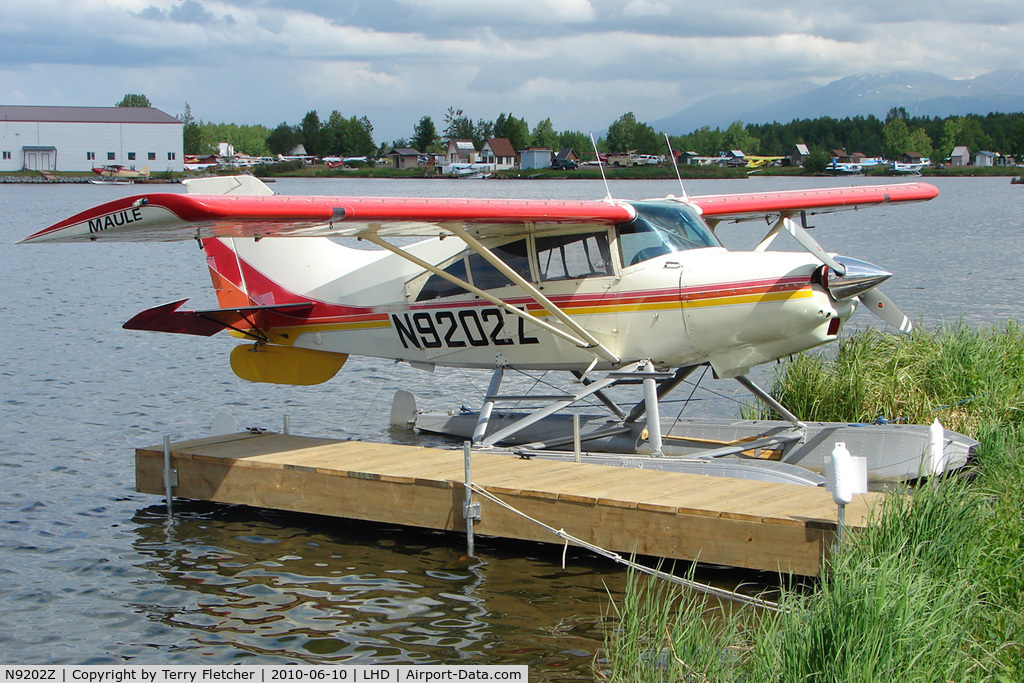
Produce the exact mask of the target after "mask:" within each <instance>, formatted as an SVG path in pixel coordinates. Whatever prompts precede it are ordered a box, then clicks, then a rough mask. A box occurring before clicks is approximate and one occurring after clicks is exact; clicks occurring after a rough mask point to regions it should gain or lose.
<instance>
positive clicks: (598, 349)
mask: <svg viewBox="0 0 1024 683" xmlns="http://www.w3.org/2000/svg"><path fill="white" fill-rule="evenodd" d="M445 227H447V228H449V229H451V226H445ZM453 232H454V233H455V235H457V236H458V237H460V238H462V239H463V240H464V241H465V242H466V243H467V244H468V245H469V246H470V247H471V248H473V249H475V250H477V251H478V252H479V253H480V255H481V256H483V257H484V258H485V259H487V260H488V261H489V262H490V263H491V264H492V265H494V266H495V267H496V268H498V270H500V271H501V272H502V273H504V274H505V275H506V276H508V277H509V279H511V280H512V281H513V282H515V283H516V284H517V285H519V286H520V287H522V288H523V290H524V291H526V292H527V293H528V294H529V295H530V296H532V297H533V298H534V300H536V301H537V303H539V304H540V305H541V306H543V307H544V309H545V310H547V311H548V312H549V313H551V314H552V315H553V316H555V317H556V318H557V319H558V320H559V321H561V322H563V323H566V325H567V326H568V327H570V328H571V329H572V330H573V331H574V332H576V331H579V332H581V334H580V335H579V336H575V335H572V334H570V333H568V332H566V331H565V330H563V329H561V328H559V327H556V326H554V325H552V324H551V323H549V322H547V321H545V320H541V319H540V318H536V317H534V316H532V315H530V313H528V312H527V311H524V310H522V309H521V308H517V307H516V306H513V305H511V304H509V303H508V302H506V301H502V300H501V299H499V298H498V297H496V296H494V295H493V294H489V293H487V292H485V291H484V290H482V289H480V288H479V287H475V286H473V285H471V284H469V283H468V282H466V281H465V280H462V279H460V278H458V277H456V276H454V275H452V274H451V273H448V272H446V271H444V270H442V269H441V268H438V267H437V266H435V265H433V264H430V263H427V262H426V261H424V260H423V259H421V258H418V257H416V256H414V255H412V254H410V253H409V252H407V251H405V250H403V249H402V248H401V247H397V246H395V245H394V244H391V243H390V242H387V241H385V240H384V239H383V238H382V237H381V236H380V235H378V234H377V233H375V232H371V231H364V232H361V233H359V237H361V238H363V239H365V240H366V241H367V242H370V243H372V244H376V245H377V246H379V247H382V248H384V249H387V250H388V251H390V252H391V253H393V254H397V255H398V256H401V257H402V258H404V259H405V260H407V261H409V262H410V263H413V264H415V265H417V266H419V267H420V268H423V269H425V270H428V271H430V272H431V273H433V274H434V275H438V276H440V277H443V278H444V279H445V280H448V281H449V282H451V283H453V284H455V285H458V286H459V287H462V288H463V289H465V290H466V291H467V292H470V293H472V294H476V295H477V296H479V297H480V298H482V299H486V300H487V301H489V302H491V303H492V304H494V305H495V306H498V307H499V308H501V309H502V310H504V311H507V312H509V313H511V314H513V315H517V316H519V317H520V318H523V319H525V320H527V321H528V322H530V323H532V324H534V325H537V326H538V327H540V328H542V329H544V330H547V331H548V332H550V333H551V334H554V335H556V336H558V337H561V338H562V339H565V340H566V341H568V342H570V343H571V344H573V345H574V346H578V347H580V348H581V349H591V350H593V352H594V353H595V354H596V355H598V356H600V357H601V358H604V359H605V360H608V361H610V362H612V363H618V362H619V358H618V356H616V355H615V354H613V353H612V352H611V351H609V350H608V349H607V348H606V347H605V346H604V345H603V344H601V342H599V341H598V340H597V339H595V338H594V337H593V335H591V334H590V333H589V332H587V331H586V330H585V329H584V328H582V327H580V325H579V324H578V323H577V322H576V321H574V320H572V318H570V317H569V316H568V315H566V313H565V312H564V311H563V310H562V309H560V308H558V306H556V305H555V304H554V303H552V302H551V301H550V300H549V299H548V298H547V297H545V296H544V295H543V294H541V293H540V291H539V290H538V289H537V288H536V287H534V286H533V285H532V284H530V283H529V282H527V281H526V280H524V279H523V278H522V276H521V275H519V273H516V272H515V271H514V270H512V269H511V268H509V267H508V266H507V265H506V264H505V263H504V262H503V261H502V260H501V259H499V258H498V257H497V256H495V255H494V254H493V253H492V252H491V251H490V250H489V249H487V248H486V247H484V246H483V245H481V244H480V243H479V242H477V241H476V240H475V239H473V238H472V237H469V235H467V234H466V233H465V231H464V230H462V229H461V228H460V229H458V230H453ZM491 259H494V260H493V261H492V260H491Z"/></svg>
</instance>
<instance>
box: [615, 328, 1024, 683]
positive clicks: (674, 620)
mask: <svg viewBox="0 0 1024 683" xmlns="http://www.w3.org/2000/svg"><path fill="white" fill-rule="evenodd" d="M827 353H828V352H824V353H808V354H803V355H801V356H798V357H797V358H796V359H795V360H794V361H793V362H792V363H791V364H788V365H787V366H785V367H784V368H783V369H781V370H780V371H779V372H778V374H777V375H776V378H775V382H774V385H773V390H772V393H773V395H775V396H776V397H777V398H780V400H782V401H783V402H784V403H785V404H786V405H787V406H790V407H791V408H794V409H796V412H797V413H798V414H801V415H805V416H806V419H808V420H838V421H871V420H873V419H875V418H876V417H878V416H879V415H885V416H898V417H901V418H905V419H906V420H907V421H908V422H918V423H921V422H923V423H929V422H931V421H932V420H933V419H935V418H936V417H938V418H939V419H940V421H941V422H942V423H943V424H944V425H946V426H947V427H949V428H951V429H954V430H957V431H960V432H962V433H965V434H969V435H971V436H973V437H974V438H976V439H978V440H979V442H980V449H979V452H978V456H977V461H976V463H975V466H974V467H973V468H972V469H971V470H970V472H969V475H970V476H966V475H964V476H954V477H947V478H942V479H933V480H930V481H926V482H923V483H922V484H921V485H919V486H918V487H917V488H915V489H914V491H913V493H912V495H910V496H891V497H889V498H886V499H885V502H884V504H883V509H881V510H879V511H878V513H877V515H876V518H875V520H874V522H873V523H872V524H871V525H870V526H869V527H868V528H867V529H866V530H865V531H863V532H862V533H860V534H859V535H857V536H855V537H852V538H851V537H849V536H847V537H846V538H847V540H846V541H845V542H844V546H843V548H842V550H841V552H839V553H838V554H836V555H834V556H833V557H832V558H831V559H830V562H829V564H828V565H827V569H826V570H824V571H823V577H822V578H820V579H819V580H817V581H815V582H812V583H811V584H795V585H788V584H787V582H786V577H780V583H781V584H782V586H781V587H780V588H779V589H778V590H779V596H778V599H777V601H778V602H779V603H780V604H781V605H782V606H783V607H784V608H785V609H786V610H787V612H785V613H780V614H772V613H767V612H765V613H756V612H754V611H752V610H748V609H737V608H735V607H734V606H732V605H728V604H717V603H712V602H710V601H708V600H706V599H705V598H704V597H703V596H699V595H697V594H696V593H693V592H687V591H685V590H681V589H679V588H678V587H676V586H674V585H669V584H664V583H661V584H659V583H657V582H655V581H654V580H649V579H644V578H638V577H637V576H631V577H630V582H629V586H628V588H627V591H626V593H625V595H624V597H622V598H621V600H620V601H619V602H618V603H615V602H614V600H613V605H612V614H610V617H611V621H612V622H613V623H614V624H615V628H614V630H611V631H610V632H609V634H608V636H607V640H606V651H605V656H606V660H604V661H602V662H600V663H599V665H598V667H599V668H601V669H603V670H602V671H599V673H598V678H599V680H609V681H623V682H625V681H640V680H643V681H649V680H657V681H665V682H668V681H744V682H746V683H755V682H760V681H780V682H781V681H836V682H845V681H897V680H898V681H998V682H1002V681H1007V682H1008V681H1021V680H1024V513H1022V510H1024V486H1022V483H1024V331H1022V329H1021V327H1020V326H1019V324H1018V323H1016V322H1013V321H1009V322H1007V323H1006V324H1005V325H1003V326H1001V327H998V326H997V327H983V328H979V329H971V328H969V327H967V326H966V325H964V324H963V323H958V324H953V325H946V326H943V327H941V328H938V329H935V330H931V331H927V330H918V329H915V330H914V331H913V332H912V333H911V334H910V335H909V336H906V337H897V336H896V335H892V334H885V333H882V332H879V331H877V330H873V329H869V330H867V331H865V332H862V333H858V334H855V335H853V336H852V337H850V338H848V339H846V340H844V341H843V342H841V343H840V346H839V349H838V351H833V352H832V354H831V355H830V356H829V355H826V354H827ZM691 571H692V570H691Z"/></svg>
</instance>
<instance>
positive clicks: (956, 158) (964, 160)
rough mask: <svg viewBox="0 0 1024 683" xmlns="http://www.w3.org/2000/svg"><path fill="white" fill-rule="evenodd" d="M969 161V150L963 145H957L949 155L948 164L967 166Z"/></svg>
mask: <svg viewBox="0 0 1024 683" xmlns="http://www.w3.org/2000/svg"><path fill="white" fill-rule="evenodd" d="M970 163H971V150H970V149H968V148H967V147H966V146H965V145H957V146H956V147H954V148H953V151H952V153H950V155H949V165H950V166H969V165H970Z"/></svg>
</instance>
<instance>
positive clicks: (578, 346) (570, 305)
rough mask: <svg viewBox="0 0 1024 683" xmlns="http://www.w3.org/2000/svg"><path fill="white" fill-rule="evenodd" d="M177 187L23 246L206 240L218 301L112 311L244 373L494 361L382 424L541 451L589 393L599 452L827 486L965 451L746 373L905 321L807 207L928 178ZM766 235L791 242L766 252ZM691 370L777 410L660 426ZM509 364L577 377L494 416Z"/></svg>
mask: <svg viewBox="0 0 1024 683" xmlns="http://www.w3.org/2000/svg"><path fill="white" fill-rule="evenodd" d="M187 186H188V194H175V193H152V194H142V195H137V196H133V197H127V198H124V199H117V200H114V201H111V202H108V203H105V204H102V205H100V206H97V207H95V208H92V209H89V210H87V211H83V212H82V213H79V214H77V215H75V216H72V217H71V218H68V219H66V220H63V221H60V222H59V223H56V224H55V225H52V226H51V227H48V228H46V229H44V230H41V231H39V232H37V233H35V234H33V235H31V236H29V237H27V238H25V239H24V240H22V242H28V243H41V242H74V241H83V242H88V241H116V240H130V241H147V240H159V241H168V240H188V239H195V240H198V241H199V243H200V244H201V246H202V248H203V249H204V251H205V252H206V257H207V261H208V264H209V268H210V273H211V276H212V279H213V284H214V288H215V289H216V292H217V297H218V301H219V304H220V307H219V308H216V309H209V310H187V309H184V308H182V305H183V304H184V302H185V300H181V301H175V302H173V303H169V304H166V305H163V306H158V307H156V308H152V309H149V310H147V311H143V312H142V313H139V314H138V315H136V316H135V317H134V318H132V319H131V320H129V321H128V322H127V323H125V327H126V328H128V329H136V330H153V331H161V332H175V333H183V334H194V335H207V336H209V335H213V334H215V333H217V332H220V331H222V330H228V331H230V333H231V334H233V335H235V336H238V337H240V338H244V339H246V340H247V343H245V344H242V345H239V346H237V347H236V348H235V349H234V350H233V352H232V353H231V367H232V368H233V370H234V371H235V373H236V374H237V375H238V376H239V377H242V378H243V379H246V380H251V381H257V382H276V383H286V384H315V383H320V382H324V381H327V380H329V379H330V378H332V377H333V376H334V375H335V374H336V373H337V372H338V371H339V370H340V369H341V367H342V365H343V364H344V363H345V360H346V358H347V357H348V355H349V354H358V355H364V356H373V357H378V358H388V359H394V360H397V361H405V362H407V363H409V364H411V365H413V366H415V367H419V368H424V369H432V368H433V367H435V366H454V367H462V368H478V369H486V370H490V371H491V372H492V377H491V382H490V388H489V390H488V392H487V396H486V398H485V400H484V402H483V405H482V406H481V408H480V410H479V411H473V412H462V413H458V414H445V415H440V416H438V415H433V416H431V415H424V414H420V413H418V412H417V411H416V410H415V407H414V402H412V403H411V402H409V401H408V398H409V397H408V396H405V397H404V399H402V398H401V396H400V400H397V401H396V407H395V408H394V409H393V412H392V419H393V421H395V422H399V423H402V424H404V425H406V426H412V425H413V424H415V426H416V427H417V428H418V429H421V430H428V431H438V432H445V433H455V434H460V433H461V434H464V436H465V437H466V438H472V440H473V441H474V442H475V443H476V444H478V445H481V446H493V445H496V444H515V443H518V444H520V445H519V449H520V450H521V451H524V452H534V453H538V454H542V455H552V453H551V452H552V451H553V450H557V449H560V448H565V447H566V445H567V444H569V443H572V441H573V435H572V434H567V433H566V431H565V430H566V425H567V424H568V423H567V422H566V421H565V419H564V418H565V416H566V413H565V409H567V408H571V407H573V406H575V405H576V404H578V403H579V402H581V401H584V400H587V401H592V400H597V401H599V402H600V403H602V404H604V405H606V406H607V407H608V409H609V411H610V414H609V415H608V416H602V417H597V418H591V417H588V418H587V419H586V420H585V421H584V425H583V428H582V430H581V433H580V434H577V435H576V436H577V437H578V438H579V439H581V440H582V442H583V443H584V444H585V445H586V448H587V452H588V456H587V457H588V458H589V459H590V460H591V461H593V462H606V463H609V464H619V465H629V466H638V467H651V468H655V469H680V470H684V471H699V472H705V473H715V474H725V475H728V476H741V477H755V478H765V479H771V480H783V481H799V482H802V483H810V484H820V482H821V477H820V476H818V475H817V474H814V471H818V470H821V468H822V466H823V461H824V457H825V456H826V455H827V454H828V452H830V451H831V449H832V446H833V443H834V442H835V441H837V440H841V441H845V442H846V443H847V444H848V446H849V448H850V450H851V451H855V452H857V451H858V450H859V454H861V455H865V456H867V457H868V458H869V460H868V468H869V470H870V472H871V474H872V475H873V476H874V477H877V478H882V479H914V478H917V477H918V476H921V475H922V474H934V473H937V472H942V471H945V470H948V469H952V468H955V467H959V466H961V465H963V464H964V463H965V461H966V459H967V457H968V451H969V450H970V448H971V447H972V445H973V442H972V441H971V440H970V439H967V438H966V437H963V436H961V435H958V434H955V433H953V432H948V431H946V432H943V433H941V434H940V435H939V437H936V436H935V430H934V428H933V429H931V430H929V428H928V427H927V426H915V425H872V426H853V425H845V424H842V425H838V424H833V423H804V422H801V421H800V420H799V419H798V417H797V416H795V415H793V414H792V413H790V412H789V411H788V410H787V409H786V408H785V407H784V406H781V405H780V404H778V402H776V401H775V400H773V399H772V398H771V397H770V396H769V395H768V394H767V393H766V392H765V391H763V390H762V389H761V388H759V387H758V386H757V385H756V384H754V383H753V382H751V381H750V380H749V379H748V378H747V377H746V375H747V373H748V372H749V370H750V369H751V368H752V367H753V366H755V365H758V364H760V363H765V362H768V361H773V360H776V359H779V358H782V357H785V356H789V355H792V354H795V353H798V352H801V351H804V350H806V349H810V348H813V347H816V346H819V345H821V344H825V343H827V342H830V341H834V340H836V339H837V338H838V337H839V335H840V332H841V330H842V327H843V324H844V323H845V322H846V321H847V320H848V319H849V318H850V316H851V315H853V313H854V310H855V309H856V308H857V306H858V304H859V303H863V304H864V305H865V306H866V307H867V308H868V309H870V310H871V311H872V312H874V313H875V314H877V315H879V316H880V317H881V318H882V320H884V321H885V322H887V323H888V324H889V325H891V326H892V327H894V328H896V329H899V330H902V331H908V330H909V329H910V327H911V323H910V321H909V320H908V319H907V317H906V316H905V315H903V313H901V312H900V311H899V310H898V309H897V308H896V307H895V306H894V305H893V304H892V302H891V301H890V300H889V299H887V298H886V297H885V295H883V294H882V293H881V291H880V290H879V288H878V286H879V284H881V283H882V282H883V281H884V280H886V279H887V278H889V277H890V273H888V272H886V271H884V270H882V269H881V268H879V267H877V266H874V265H871V264H869V263H865V262H863V261H859V260H856V259H853V258H849V257H845V256H834V255H830V254H829V253H827V252H826V251H825V250H824V249H822V248H821V247H820V246H819V245H818V244H817V243H816V242H815V240H814V239H813V238H811V237H810V235H809V234H808V232H807V230H806V229H805V227H804V225H803V224H804V221H805V219H806V217H807V216H808V215H812V214H818V213H828V212H833V211H839V210H843V209H852V208H857V207H863V206H869V205H875V204H886V203H896V202H914V201H925V200H930V199H932V198H934V197H935V196H936V195H937V194H938V191H937V189H936V188H934V187H933V186H931V185H928V184H924V183H905V184H894V185H865V186H862V187H843V188H828V189H819V190H799V191H783V192H768V193H751V194H731V195H710V196H691V197H685V196H684V197H681V198H680V197H667V198H663V199H653V200H645V201H620V200H612V199H610V198H609V199H605V200H595V201H533V200H485V199H411V198H386V197H322V196H285V195H276V194H274V193H273V192H272V191H271V190H270V189H269V188H267V186H266V185H264V184H263V183H261V182H259V181H258V180H256V179H254V178H251V177H246V176H243V177H234V178H212V179H203V180H199V181H187ZM754 219H758V220H767V221H768V225H769V226H770V227H769V229H768V231H767V234H766V235H765V237H764V239H763V240H762V241H761V243H760V244H759V245H758V246H757V247H756V248H755V249H753V250H752V251H730V250H728V249H726V248H725V247H723V246H722V244H721V242H720V241H719V239H718V237H717V236H716V234H715V229H716V228H718V229H720V228H721V227H722V225H723V224H724V223H726V222H733V221H747V220H754ZM780 232H787V233H789V234H790V235H792V236H793V237H795V238H796V240H797V241H798V242H799V244H800V245H802V247H803V249H801V250H798V251H792V252H785V251H774V250H768V246H769V244H770V243H771V242H772V240H773V239H774V238H775V237H776V236H777V235H778V234H779V233H780ZM410 237H419V238H421V239H420V240H419V241H414V242H412V243H410V241H409V240H408V239H407V238H410ZM396 238H401V239H396ZM345 240H364V241H366V242H370V243H373V244H374V245H377V246H378V247H380V248H379V249H373V250H366V249H354V248H351V247H349V246H345V244H344V241H345ZM701 366H710V368H711V369H712V370H713V371H714V373H715V375H716V376H717V377H719V378H736V379H737V380H738V381H739V382H741V383H742V384H743V385H744V386H745V387H747V388H748V389H749V390H750V391H752V392H753V393H754V395H755V396H756V397H758V398H759V399H760V400H761V401H763V402H765V403H766V404H767V405H768V406H770V407H771V408H772V409H773V410H774V411H775V412H776V413H777V414H778V415H779V416H780V417H781V418H782V419H781V420H778V421H749V420H736V421H730V420H722V421H710V422H708V421H693V422H691V423H689V424H688V425H687V426H686V427H685V428H682V429H683V431H682V432H681V433H677V432H678V429H680V428H678V427H675V426H674V427H673V429H674V430H676V432H673V433H666V434H662V428H661V420H660V418H659V413H658V401H659V400H660V399H662V398H663V397H664V396H665V395H666V394H667V393H668V392H669V391H671V390H672V389H673V388H675V387H677V386H678V385H679V384H680V383H681V382H683V381H684V380H685V379H686V377H687V376H688V375H689V374H690V373H691V372H692V371H693V370H694V369H695V368H698V367H701ZM509 369H518V370H561V371H566V372H568V373H572V375H573V376H574V379H573V380H571V382H570V384H571V388H570V389H569V390H568V391H567V392H565V393H564V394H560V395H557V396H546V397H542V398H543V399H545V400H548V401H549V403H548V404H547V405H545V406H544V407H542V408H540V409H538V410H535V411H534V412H532V413H525V414H506V413H503V412H502V411H501V410H497V411H496V410H495V409H494V406H495V403H497V402H501V401H503V400H509V399H515V398H521V397H509V396H502V395H501V393H500V388H501V383H502V378H503V374H504V373H505V372H506V371H508V370H509ZM623 383H633V384H638V385H642V386H643V388H644V392H643V399H642V400H640V401H639V402H637V403H636V406H635V407H633V408H632V409H631V410H630V409H625V410H624V409H622V408H620V407H619V406H618V405H617V404H616V403H615V402H614V401H612V400H611V399H610V398H609V396H608V394H607V390H608V389H609V388H610V387H612V386H615V385H618V384H623ZM402 393H403V392H399V394H400V395H401V394H402ZM553 457H564V454H562V455H560V454H554V455H553Z"/></svg>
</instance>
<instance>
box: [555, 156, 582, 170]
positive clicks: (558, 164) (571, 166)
mask: <svg viewBox="0 0 1024 683" xmlns="http://www.w3.org/2000/svg"><path fill="white" fill-rule="evenodd" d="M579 167H580V165H579V164H577V163H576V162H575V161H573V160H572V159H555V161H554V163H552V164H551V168H554V169H557V170H559V171H575V170H576V169H577V168H579Z"/></svg>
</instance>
